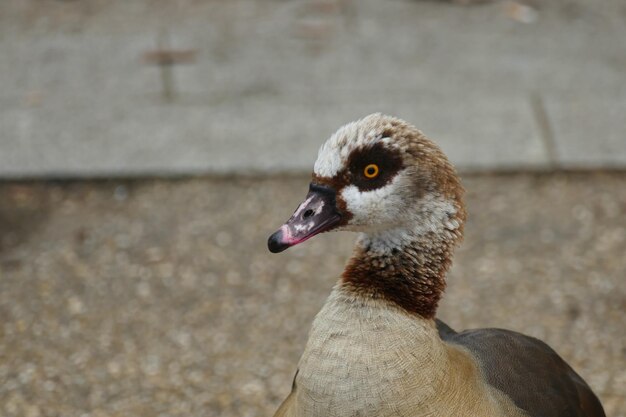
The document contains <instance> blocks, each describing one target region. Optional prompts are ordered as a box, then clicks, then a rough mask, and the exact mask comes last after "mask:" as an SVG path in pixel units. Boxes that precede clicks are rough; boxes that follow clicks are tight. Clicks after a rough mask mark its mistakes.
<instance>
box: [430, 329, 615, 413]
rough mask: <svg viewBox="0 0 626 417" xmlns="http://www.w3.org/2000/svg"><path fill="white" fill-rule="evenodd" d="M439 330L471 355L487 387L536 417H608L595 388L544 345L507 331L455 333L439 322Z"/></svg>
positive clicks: (449, 341) (483, 330) (448, 339)
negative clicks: (590, 386) (491, 387)
mask: <svg viewBox="0 0 626 417" xmlns="http://www.w3.org/2000/svg"><path fill="white" fill-rule="evenodd" d="M437 329H438V330H439V334H440V336H441V338H442V339H443V340H444V341H446V342H448V343H452V344H457V345H460V346H462V347H464V348H466V349H467V350H469V351H470V353H472V354H473V355H474V357H475V358H476V359H477V360H478V362H479V366H480V368H481V371H482V372H483V374H484V375H485V378H486V381H487V383H488V384H490V385H491V386H493V387H495V388H497V389H498V390H500V391H501V392H503V393H504V394H505V395H507V396H508V397H509V398H510V399H511V400H512V401H513V402H514V403H515V405H516V406H517V407H519V408H521V409H522V410H524V411H526V412H527V413H528V414H529V415H530V416H531V417H606V415H605V413H604V410H603V409H602V405H601V404H600V401H599V400H598V398H597V397H596V396H595V394H594V393H593V391H592V390H591V388H589V386H588V385H587V384H586V383H585V381H584V380H583V379H582V378H581V377H580V376H579V375H578V374H577V373H576V372H574V370H573V369H572V368H571V367H570V366H569V365H568V364H567V363H566V362H565V361H564V360H563V359H561V357H560V356H559V355H558V354H557V353H556V352H555V351H554V350H552V348H550V346H548V345H547V344H545V343H544V342H542V341H540V340H538V339H535V338H532V337H529V336H525V335H523V334H520V333H516V332H512V331H509V330H502V329H478V330H468V331H464V332H460V333H456V332H454V330H452V329H451V328H450V327H448V326H447V325H446V324H445V323H443V322H439V320H438V322H437Z"/></svg>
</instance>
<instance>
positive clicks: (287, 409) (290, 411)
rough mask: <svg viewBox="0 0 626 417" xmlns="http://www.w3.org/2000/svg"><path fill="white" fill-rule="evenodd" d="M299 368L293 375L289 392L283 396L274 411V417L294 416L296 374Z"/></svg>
mask: <svg viewBox="0 0 626 417" xmlns="http://www.w3.org/2000/svg"><path fill="white" fill-rule="evenodd" d="M299 371H300V370H299V369H298V370H296V374H295V375H294V376H293V383H292V384H291V392H290V393H289V395H288V396H287V398H285V401H283V403H282V404H281V405H280V407H278V410H276V413H274V417H292V416H295V415H296V414H295V403H296V377H297V376H298V372H299Z"/></svg>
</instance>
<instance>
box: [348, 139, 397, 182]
mask: <svg viewBox="0 0 626 417" xmlns="http://www.w3.org/2000/svg"><path fill="white" fill-rule="evenodd" d="M371 165H375V166H376V167H377V168H378V172H377V173H376V175H371V174H372V173H373V172H374V169H373V168H372V166H371ZM348 166H349V171H350V180H351V181H350V182H351V183H352V184H354V185H356V186H357V188H358V189H359V190H360V191H368V190H375V189H377V188H380V187H383V186H384V185H386V184H387V183H389V182H390V181H391V180H392V179H393V177H394V176H395V175H396V174H397V173H398V171H400V170H401V169H402V157H401V156H400V153H399V152H398V151H397V150H395V149H389V148H387V147H385V146H384V145H383V144H382V143H375V144H373V145H370V146H367V147H364V148H360V149H356V150H354V151H353V152H352V154H350V157H349V158H348Z"/></svg>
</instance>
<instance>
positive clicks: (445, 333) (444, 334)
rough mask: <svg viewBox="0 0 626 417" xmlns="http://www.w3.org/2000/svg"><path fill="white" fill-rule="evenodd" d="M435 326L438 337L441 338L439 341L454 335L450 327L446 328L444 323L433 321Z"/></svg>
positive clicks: (437, 320)
mask: <svg viewBox="0 0 626 417" xmlns="http://www.w3.org/2000/svg"><path fill="white" fill-rule="evenodd" d="M435 324H436V325H437V331H438V332H439V337H441V340H446V338H448V337H451V336H453V335H455V334H456V332H455V331H454V329H452V327H450V326H448V325H447V324H446V323H444V322H443V321H441V320H439V319H435Z"/></svg>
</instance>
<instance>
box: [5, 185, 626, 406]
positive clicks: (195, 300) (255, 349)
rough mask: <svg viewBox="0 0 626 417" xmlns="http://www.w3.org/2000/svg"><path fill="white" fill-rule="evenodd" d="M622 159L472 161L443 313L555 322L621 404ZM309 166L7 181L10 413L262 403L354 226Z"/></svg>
mask: <svg viewBox="0 0 626 417" xmlns="http://www.w3.org/2000/svg"><path fill="white" fill-rule="evenodd" d="M625 181H626V174H623V173H622V174H618V173H614V174H602V173H598V174H588V175H580V174H579V175H574V174H569V175H565V174H560V175H505V176H473V177H472V176H470V177H467V178H466V180H465V186H466V188H467V190H468V194H467V200H468V206H469V213H470V217H469V219H470V220H469V224H468V227H467V229H466V240H465V242H464V244H463V246H462V248H461V249H460V250H459V251H458V253H457V256H456V259H455V265H454V268H453V270H452V272H451V274H450V277H449V287H448V290H447V293H446V295H445V297H444V301H443V303H442V306H441V309H440V317H442V318H443V319H445V320H446V321H448V323H449V324H450V325H451V326H453V327H455V328H457V329H462V328H468V327H470V328H471V327H487V326H496V327H505V328H509V329H513V330H517V331H521V332H524V333H527V334H530V335H533V336H536V337H539V338H541V339H544V340H545V341H547V342H548V343H549V344H550V345H551V346H553V347H554V348H555V349H556V350H557V351H558V352H559V353H560V354H561V355H562V356H563V357H564V358H565V359H566V360H567V361H568V362H569V363H571V364H572V365H573V367H574V368H575V369H576V370H577V371H578V372H580V374H581V375H582V376H583V377H584V378H585V379H586V380H587V381H588V382H589V383H590V384H591V386H592V387H593V389H594V390H595V391H596V392H597V393H598V394H599V396H600V398H601V399H602V401H603V402H604V405H605V407H606V409H607V413H608V414H607V415H609V416H612V417H625V416H626V414H625V413H624V410H626V398H625V393H626V363H625V359H624V358H625V354H626V340H625V337H624V328H625V325H626V318H625V315H624V310H625V309H626V287H625V286H624V278H625V276H624V274H625V272H624V271H626V257H625V256H624V253H625V249H626V187H624V183H625ZM307 185H308V178H307V177H304V176H299V177H292V178H288V179H287V178H284V177H275V178H259V179H253V178H249V179H245V178H238V179H237V178H223V179H189V180H174V181H159V180H152V181H127V182H115V181H109V182H69V183H67V182H66V183H63V182H60V183H54V182H49V183H3V184H0V233H1V235H0V317H2V322H1V323H0V381H1V383H0V415H2V416H3V417H24V416H46V417H57V416H58V417H84V416H90V417H101V416H102V417H104V416H136V417H144V416H145V417H154V416H198V417H200V416H202V417H207V416H208V417H211V416H224V417H229V416H232V417H241V416H268V415H272V413H273V412H274V410H275V409H276V407H277V406H278V404H279V403H280V401H281V400H282V399H283V397H284V396H286V395H287V393H288V392H289V389H290V385H291V380H292V377H293V373H294V372H295V367H296V363H297V361H298V358H299V356H300V354H301V352H302V349H303V346H304V343H305V341H306V337H307V332H308V329H309V326H310V323H311V320H312V319H313V316H314V315H315V314H316V313H317V311H318V310H319V308H320V307H321V305H322V303H323V302H324V299H325V298H326V296H327V295H328V293H329V291H330V288H331V287H332V285H333V283H334V282H335V280H336V279H337V277H338V276H339V274H340V273H341V271H342V268H343V265H344V263H345V261H346V258H347V257H348V256H349V254H350V251H351V246H352V241H353V239H354V236H353V235H349V234H327V235H323V236H318V237H316V238H315V239H312V240H311V241H309V242H307V243H306V244H303V245H301V246H298V247H295V248H292V249H290V250H288V251H287V252H285V253H282V254H280V255H273V254H270V253H269V252H268V251H267V249H266V239H267V237H268V235H269V234H270V233H271V232H273V231H274V230H275V229H276V228H277V227H279V225H280V224H282V222H283V221H284V220H285V219H287V218H288V217H289V216H290V215H291V213H292V210H293V209H295V207H296V206H297V204H298V203H299V202H300V200H301V198H302V197H304V195H305V194H306V192H307Z"/></svg>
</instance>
